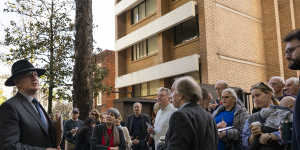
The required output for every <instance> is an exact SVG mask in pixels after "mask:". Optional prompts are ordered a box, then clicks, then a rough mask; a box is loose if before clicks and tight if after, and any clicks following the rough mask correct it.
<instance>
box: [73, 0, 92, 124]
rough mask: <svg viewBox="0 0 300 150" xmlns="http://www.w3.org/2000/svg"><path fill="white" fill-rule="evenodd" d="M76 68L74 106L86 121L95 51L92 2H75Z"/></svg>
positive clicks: (89, 108)
mask: <svg viewBox="0 0 300 150" xmlns="http://www.w3.org/2000/svg"><path fill="white" fill-rule="evenodd" d="M75 2H76V18H75V30H76V34H75V66H74V71H73V89H74V90H73V98H74V99H73V106H74V107H78V108H79V110H80V119H82V120H85V119H86V118H87V117H88V113H89V111H90V110H91V108H92V107H91V106H92V100H93V99H92V91H91V85H90V72H91V71H90V68H91V67H90V66H91V54H92V50H93V15H92V0H75Z"/></svg>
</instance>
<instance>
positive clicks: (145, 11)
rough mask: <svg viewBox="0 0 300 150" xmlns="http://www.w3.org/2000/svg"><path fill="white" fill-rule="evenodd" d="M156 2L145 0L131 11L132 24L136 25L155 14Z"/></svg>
mask: <svg viewBox="0 0 300 150" xmlns="http://www.w3.org/2000/svg"><path fill="white" fill-rule="evenodd" d="M155 11H156V0H144V1H143V2H142V3H140V4H139V5H137V6H136V7H135V8H133V9H132V10H131V24H135V23H137V22H139V21H140V20H142V19H144V18H146V17H147V16H149V15H151V14H153V13H155Z"/></svg>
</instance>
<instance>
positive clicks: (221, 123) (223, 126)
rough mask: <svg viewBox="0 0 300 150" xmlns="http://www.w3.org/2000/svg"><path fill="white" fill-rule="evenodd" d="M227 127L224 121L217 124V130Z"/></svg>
mask: <svg viewBox="0 0 300 150" xmlns="http://www.w3.org/2000/svg"><path fill="white" fill-rule="evenodd" d="M226 126H227V123H226V122H225V121H221V122H219V123H218V124H217V128H218V129H219V128H225V127H226Z"/></svg>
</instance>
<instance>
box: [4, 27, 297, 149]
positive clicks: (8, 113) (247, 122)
mask: <svg viewBox="0 0 300 150" xmlns="http://www.w3.org/2000/svg"><path fill="white" fill-rule="evenodd" d="M284 41H285V42H287V46H286V51H285V54H286V58H287V60H288V62H289V68H290V69H294V70H300V51H296V50H300V30H295V31H293V32H291V33H290V34H289V35H288V36H287V37H286V38H285V40H284ZM44 73H45V70H44V69H39V68H35V67H34V66H33V65H32V64H31V63H30V62H29V61H28V60H26V59H24V60H20V61H17V62H16V63H14V64H13V66H12V76H11V77H10V78H8V79H7V81H6V82H5V85H6V86H16V87H17V89H18V93H17V94H16V95H15V96H14V97H12V98H11V99H9V100H8V101H6V102H5V103H4V104H2V105H1V106H0V150H7V149H16V150H31V149H33V150H42V149H46V150H55V149H66V150H149V149H152V150H200V149H201V150H202V149H204V150H242V149H245V150H269V149H270V150H271V149H272V150H291V149H293V150H299V145H300V140H299V138H300V137H299V136H300V130H299V128H298V127H299V121H300V118H299V114H300V112H299V111H300V108H298V107H299V106H298V105H299V104H298V103H299V102H297V101H299V100H296V99H298V98H299V97H297V94H298V93H299V87H300V85H299V79H298V78H297V77H291V78H288V79H287V80H284V79H283V78H282V77H280V76H274V77H271V78H270V79H269V81H268V82H267V83H264V82H258V83H256V84H254V85H252V86H251V88H250V93H251V97H252V100H253V102H254V108H253V109H249V108H246V106H245V105H244V103H243V102H244V99H243V97H240V95H239V94H238V93H239V92H240V91H238V90H237V89H236V88H232V87H231V86H230V85H229V84H228V83H227V82H226V81H223V80H219V81H217V82H216V83H215V90H216V96H217V97H216V99H214V98H213V96H212V93H210V92H209V91H208V90H207V89H204V88H202V87H201V86H200V85H199V84H198V83H197V82H196V81H195V80H194V79H193V78H192V77H189V76H183V77H179V78H177V79H175V81H174V82H173V84H172V87H171V89H168V88H166V87H161V88H159V90H158V92H157V102H156V104H155V105H154V107H153V114H152V118H150V117H149V115H147V114H144V113H142V112H143V106H142V104H141V103H139V102H135V103H134V104H133V106H132V110H133V114H131V115H129V116H128V117H127V118H126V119H125V121H123V118H122V116H121V114H120V112H119V110H118V109H116V108H109V109H108V110H107V111H106V112H105V113H99V112H98V111H97V110H96V109H93V110H91V111H90V113H89V117H88V118H87V119H86V120H85V121H84V122H83V121H81V120H79V119H78V118H79V115H80V112H79V110H78V109H77V108H74V109H73V111H72V117H71V119H70V120H67V121H65V122H64V125H63V126H64V127H63V128H64V130H63V141H64V143H63V144H60V142H58V141H59V140H57V136H56V135H57V132H58V131H56V130H54V129H55V128H54V127H53V123H52V120H51V119H50V118H49V116H48V114H47V113H46V111H45V110H44V109H43V107H42V106H41V105H40V104H39V102H38V100H37V99H36V93H37V91H38V90H39V82H38V78H39V76H41V75H43V74H44ZM249 110H252V112H250V111H249ZM59 144H60V145H59Z"/></svg>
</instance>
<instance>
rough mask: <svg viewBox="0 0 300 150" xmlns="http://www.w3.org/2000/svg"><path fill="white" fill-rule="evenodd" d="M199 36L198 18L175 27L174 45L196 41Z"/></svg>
mask: <svg viewBox="0 0 300 150" xmlns="http://www.w3.org/2000/svg"><path fill="white" fill-rule="evenodd" d="M198 36H199V25H198V16H196V17H194V18H192V19H190V20H188V21H186V22H184V23H181V24H179V25H177V26H176V27H174V44H175V45H177V44H180V43H182V42H184V41H188V40H191V39H194V38H195V37H198Z"/></svg>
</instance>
